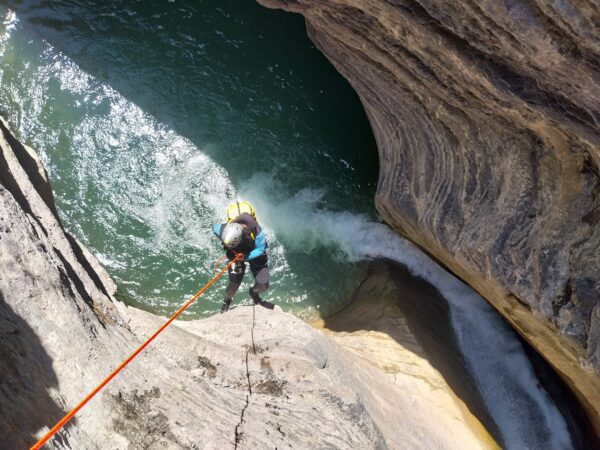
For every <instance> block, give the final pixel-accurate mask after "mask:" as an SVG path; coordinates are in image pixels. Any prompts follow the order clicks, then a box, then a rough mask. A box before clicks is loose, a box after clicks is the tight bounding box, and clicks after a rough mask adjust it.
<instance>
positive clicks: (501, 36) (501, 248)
mask: <svg viewBox="0 0 600 450" xmlns="http://www.w3.org/2000/svg"><path fill="white" fill-rule="evenodd" d="M259 1H260V3H262V4H264V5H265V6H269V7H276V8H283V9H286V10H289V11H293V12H299V13H301V14H303V15H304V16H305V18H306V22H307V28H308V33H309V35H310V37H311V38H312V40H313V41H314V42H315V43H316V45H317V46H318V47H319V48H320V49H321V50H322V51H323V52H324V53H325V55H326V56H327V57H328V58H329V59H330V60H331V61H332V63H333V64H334V65H335V66H336V67H337V69H338V70H339V71H340V72H341V73H342V75H344V76H345V77H346V78H347V79H348V80H349V81H350V83H351V84H352V85H353V87H354V88H355V90H356V91H357V93H358V95H359V96H360V98H361V100H362V102H363V104H364V106H365V109H366V111H367V114H368V116H369V119H370V121H371V124H372V127H373V131H374V133H375V137H376V139H377V143H378V148H379V159H380V179H379V186H378V192H377V197H376V205H377V208H378V210H379V212H380V214H381V216H382V218H383V219H384V220H385V221H386V222H387V223H388V224H390V225H391V226H393V227H394V228H395V229H397V230H398V231H400V232H401V233H403V234H405V235H406V236H407V237H408V238H409V239H411V240H412V241H414V242H416V243H417V244H419V245H420V246H421V247H423V248H424V249H426V250H427V251H428V252H429V253H431V254H432V255H433V256H435V257H436V258H437V259H438V260H439V261H441V262H442V263H443V264H444V265H446V266H447V267H449V268H450V269H451V270H452V271H453V272H455V273H456V274H458V275H459V276H460V277H462V278H463V279H465V280H466V281H467V282H468V283H469V284H471V285H472V286H473V287H475V288H476V289H477V290H478V291H479V292H480V293H481V294H482V295H483V296H484V297H486V298H487V299H488V300H489V301H490V302H491V303H492V304H493V305H494V306H495V307H496V308H497V309H498V310H499V311H500V312H501V313H502V314H503V315H504V316H505V317H507V318H508V320H509V321H511V323H512V324H513V325H514V326H515V328H516V329H517V330H518V331H519V332H520V333H521V334H522V335H523V336H524V337H525V338H526V339H528V340H529V341H530V342H531V343H532V344H533V345H534V346H535V347H536V348H537V349H538V350H539V351H540V352H541V353H542V354H543V355H544V356H545V357H546V358H547V359H548V360H549V361H550V362H551V363H552V364H553V365H554V366H555V367H556V368H557V369H558V370H559V372H561V373H563V375H565V378H566V379H568V380H569V383H570V384H571V385H572V386H575V387H576V389H578V390H579V392H580V394H581V397H583V398H585V399H587V400H586V401H588V402H590V403H592V404H595V405H596V406H595V407H594V409H595V410H596V412H597V411H599V410H600V406H599V405H600V397H599V394H598V393H597V392H598V375H599V374H600V345H599V341H600V171H599V169H598V168H599V166H600V128H599V126H598V121H599V119H600V58H599V53H600V39H599V37H600V9H599V8H598V6H597V5H596V4H595V3H594V2H592V1H585V0H584V1H578V2H573V1H537V0H531V1H524V0H522V1H496V0H493V1H492V0H489V1H481V2H466V1H460V2H446V1H441V0H420V1H418V2H417V1H412V0H393V1H392V0H388V1H384V0H370V1H358V0H328V1H321V0H320V1H315V0H296V1H291V0H286V1H283V0H259ZM590 383H592V384H593V385H594V386H595V387H594V388H593V389H589V388H587V387H586V385H588V384H590ZM588 406H589V405H588Z"/></svg>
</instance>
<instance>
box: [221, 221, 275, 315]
mask: <svg viewBox="0 0 600 450" xmlns="http://www.w3.org/2000/svg"><path fill="white" fill-rule="evenodd" d="M232 222H235V223H239V224H241V225H244V234H243V236H242V240H241V241H240V243H239V244H238V245H237V246H236V247H235V248H233V249H230V248H227V247H224V248H225V250H226V255H227V258H229V260H232V259H233V258H234V257H235V255H236V254H237V253H242V254H243V255H244V261H243V262H239V261H236V262H235V266H234V267H233V268H232V266H229V269H228V270H227V272H228V275H229V284H228V285H227V289H226V290H225V300H224V301H223V307H222V308H221V312H225V311H227V309H228V308H229V305H230V304H231V300H232V299H233V295H234V294H235V293H236V292H237V290H238V289H239V287H240V284H242V279H243V278H244V274H245V273H246V262H247V263H248V264H249V265H250V271H251V272H252V275H253V276H254V286H252V287H251V288H250V290H249V292H250V297H252V300H253V301H254V303H255V304H260V305H262V306H265V307H267V308H269V309H272V306H273V305H272V304H271V303H268V302H263V301H262V300H261V298H260V296H259V295H258V294H259V293H260V292H264V291H266V290H267V288H268V287H269V266H268V258H267V239H266V236H265V232H264V231H263V230H262V228H261V227H260V225H259V224H258V223H256V220H254V218H253V217H252V216H251V215H250V214H247V213H242V214H240V215H239V216H238V217H237V218H236V219H234V220H233V221H232ZM226 225H227V224H226V223H220V224H216V225H215V226H214V227H213V232H214V233H215V235H216V236H217V237H218V238H219V239H221V241H222V240H223V239H222V233H223V230H224V229H225V226H226Z"/></svg>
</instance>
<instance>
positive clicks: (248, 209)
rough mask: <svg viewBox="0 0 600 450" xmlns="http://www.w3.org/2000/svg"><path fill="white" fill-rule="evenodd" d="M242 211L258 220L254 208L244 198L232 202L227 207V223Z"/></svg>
mask: <svg viewBox="0 0 600 450" xmlns="http://www.w3.org/2000/svg"><path fill="white" fill-rule="evenodd" d="M242 213H248V214H250V215H251V216H252V218H253V219H254V220H256V221H257V222H258V220H257V219H256V213H255V212H254V208H253V207H252V205H251V204H250V203H249V202H247V201H246V200H241V201H239V202H235V203H232V204H231V205H229V206H228V207H227V209H226V214H227V223H229V222H231V221H232V220H234V219H236V218H237V216H239V215H240V214H242Z"/></svg>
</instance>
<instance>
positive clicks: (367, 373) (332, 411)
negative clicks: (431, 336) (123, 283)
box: [0, 121, 494, 450]
mask: <svg viewBox="0 0 600 450" xmlns="http://www.w3.org/2000/svg"><path fill="white" fill-rule="evenodd" d="M221 287H222V286H221ZM114 288H115V287H114V284H113V283H112V281H111V280H110V278H109V277H108V275H107V274H106V273H105V272H104V271H103V270H102V268H101V267H100V266H99V264H98V263H97V261H96V260H95V259H94V257H93V256H92V255H91V254H89V253H88V252H87V251H86V249H85V248H84V247H83V246H81V245H80V244H79V243H78V242H77V241H76V240H75V239H74V238H73V237H71V236H70V235H69V234H68V233H67V232H65V230H64V229H63V228H62V226H61V223H60V221H59V218H58V215H57V212H56V209H55V207H54V203H53V200H52V191H51V189H50V185H49V183H48V179H47V176H46V173H45V171H44V169H43V167H42V166H41V164H40V163H39V161H38V159H37V157H36V155H35V153H34V152H33V151H32V150H31V149H29V148H27V147H25V146H23V145H21V144H20V143H19V142H18V141H17V140H16V139H15V138H14V137H13V136H12V134H11V133H10V131H9V129H8V127H7V126H6V124H5V123H4V122H3V121H0V367H1V368H2V376H1V377H0V448H2V449H5V448H6V449H18V448H23V449H24V448H28V447H29V446H31V445H32V444H33V443H35V441H36V440H37V439H38V438H40V437H41V436H42V435H43V434H44V433H45V432H46V431H47V430H48V428H49V427H51V426H52V425H54V424H55V423H56V422H57V421H58V420H59V419H60V418H61V417H62V416H63V415H64V414H65V413H66V412H67V411H69V410H70V409H71V408H72V407H73V406H75V405H76V404H77V403H78V402H79V401H80V400H81V399H82V398H83V396H84V395H85V394H86V393H87V392H89V391H90V390H91V389H92V388H93V387H94V386H96V385H97V384H98V383H99V382H100V380H102V379H103V378H104V377H105V376H106V375H107V374H108V373H110V372H111V371H112V370H113V368H115V367H116V366H117V365H118V363H120V362H121V361H122V360H123V359H125V357H126V356H128V355H129V354H130V353H131V352H132V351H133V350H134V349H135V348H136V347H137V346H138V345H140V343H141V342H142V341H143V340H144V339H145V338H146V337H147V336H149V335H150V333H151V332H153V331H154V330H155V329H157V328H158V327H159V326H160V324H161V323H163V321H164V320H165V319H164V318H161V317H157V316H154V315H152V314H149V313H145V312H143V311H140V310H136V309H134V308H129V307H126V306H125V305H124V304H122V303H120V302H117V301H116V300H115V299H114V298H113V295H112V294H113V293H114ZM407 333H408V334H407V335H406V336H405V339H407V340H408V341H413V340H414V337H412V336H411V335H410V333H409V331H407ZM360 342H361V338H360V337H354V338H353V340H352V343H353V345H359V346H360ZM368 345H369V341H368V340H363V345H362V346H363V348H367V347H368ZM390 345H391V344H390ZM395 345H396V347H395V348H396V349H397V350H396V351H397V354H395V355H396V358H400V357H401V358H402V360H403V361H405V362H404V363H403V364H404V366H403V367H407V368H408V369H410V370H408V369H407V370H406V371H405V372H398V373H389V371H386V370H383V369H382V368H380V367H378V365H377V364H375V363H374V362H372V361H368V360H365V358H363V357H360V356H356V355H355V354H354V353H353V352H351V351H348V350H345V349H344V348H343V346H341V345H338V344H337V343H336V342H335V341H334V340H333V339H331V338H329V337H327V336H325V335H324V334H323V333H321V332H319V331H317V330H315V329H313V328H311V327H310V326H309V325H307V324H306V323H304V322H302V321H301V320H299V319H297V318H295V317H294V316H292V315H290V314H286V313H283V312H281V311H280V310H279V311H278V310H275V311H269V310H266V309H263V308H258V307H257V308H256V309H255V308H254V307H238V308H235V309H233V310H232V311H230V312H228V313H227V314H226V315H217V316H213V317H211V318H209V319H206V320H199V321H190V322H176V323H175V324H172V325H171V326H170V327H169V328H168V329H167V330H166V331H165V332H164V333H163V334H161V335H160V336H159V337H158V338H157V340H156V341H155V342H153V343H152V344H151V345H150V346H149V347H148V348H147V349H146V350H145V351H144V352H143V353H142V354H140V355H139V356H138V357H137V358H136V359H135V360H134V361H133V362H132V363H131V364H130V365H129V366H128V367H127V368H125V369H124V370H123V371H122V372H121V373H119V375H117V377H116V378H115V379H113V380H112V381H111V382H110V383H109V384H108V385H107V386H106V387H105V388H104V389H103V390H102V391H101V392H100V394H99V395H97V396H96V397H95V398H94V399H93V400H91V401H90V402H89V403H88V404H87V405H86V406H85V407H84V408H83V409H82V410H81V411H80V412H79V413H78V414H77V415H76V416H75V418H74V419H73V420H72V421H71V422H69V424H68V425H67V426H66V427H65V428H64V429H63V430H62V431H60V432H59V433H58V434H57V435H56V437H55V438H54V440H53V442H52V443H51V444H49V445H48V446H47V447H50V446H51V445H52V446H53V448H60V449H89V450H93V449H130V450H137V449H144V450H149V449H150V450H152V449H179V448H181V449H219V450H220V449H223V448H235V449H238V448H239V449H264V448H296V449H314V448H360V449H382V450H383V449H387V448H400V447H402V446H404V445H406V444H405V443H406V442H410V447H411V448H423V449H427V448H432V446H433V447H435V448H440V449H444V448H447V449H451V448H456V445H457V443H458V445H460V446H461V447H463V448H474V449H475V448H490V447H492V448H493V446H494V443H493V441H492V440H491V439H490V438H489V437H488V435H487V433H486V432H485V430H482V429H481V427H480V425H478V422H477V419H475V418H473V417H471V416H470V415H469V414H468V412H467V411H466V409H465V408H464V407H463V406H462V405H461V403H460V401H459V400H458V399H457V398H456V397H455V396H454V395H453V394H452V390H451V388H450V387H449V386H448V385H447V384H446V382H445V381H444V379H443V377H442V376H441V375H440V374H439V373H438V372H437V371H436V370H435V369H434V368H433V367H432V366H431V365H430V364H429V363H428V361H427V359H426V358H425V357H424V356H422V351H421V350H419V348H418V347H415V348H414V349H412V350H410V349H406V350H405V349H403V348H402V346H401V345H400V344H395ZM388 355H391V356H394V353H393V351H389V352H388ZM407 392H409V393H411V395H407Z"/></svg>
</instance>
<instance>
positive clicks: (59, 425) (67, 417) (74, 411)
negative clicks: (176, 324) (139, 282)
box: [29, 254, 242, 450]
mask: <svg viewBox="0 0 600 450" xmlns="http://www.w3.org/2000/svg"><path fill="white" fill-rule="evenodd" d="M241 256H242V255H241V254H238V255H236V257H235V258H233V259H232V260H231V261H229V264H227V265H226V266H225V267H223V268H222V269H221V271H220V272H219V273H218V274H216V275H215V276H214V277H213V278H212V279H211V280H210V281H209V282H208V283H206V284H205V285H204V287H202V289H200V290H199V291H198V292H196V294H195V295H194V296H193V297H192V298H190V299H189V300H188V301H187V302H185V303H184V305H183V306H182V307H181V308H179V310H178V311H177V312H176V313H175V314H173V315H172V316H171V318H170V319H169V320H167V321H166V322H165V323H164V324H162V325H161V327H160V328H159V329H158V330H156V331H155V332H154V334H153V335H152V336H150V337H149V338H148V339H147V340H146V342H144V343H143V344H142V345H140V346H139V347H138V348H137V349H136V351H134V352H133V353H132V354H131V355H130V356H129V357H128V358H127V359H126V360H125V361H123V362H122V363H121V364H120V365H119V367H117V368H116V369H115V370H113V372H112V373H111V374H110V375H109V376H107V377H106V378H105V379H104V381H102V383H100V384H99V385H98V386H96V387H95V388H94V390H93V391H92V392H90V393H89V394H88V395H87V396H86V397H85V398H84V399H83V400H81V401H80V402H79V404H78V405H77V406H76V407H75V408H73V409H72V410H71V411H69V413H68V414H67V415H65V417H63V418H62V419H60V421H59V422H58V423H57V424H56V425H54V427H53V428H52V429H51V430H50V431H48V433H46V435H45V436H44V437H43V438H41V439H40V440H39V441H37V442H36V443H35V445H34V446H33V447H31V448H30V449H29V450H38V449H39V448H41V447H42V446H43V445H44V444H45V443H46V442H47V441H48V439H50V438H51V437H52V436H54V434H56V432H57V431H58V430H60V429H61V428H62V427H63V426H64V425H65V424H66V423H67V422H68V421H69V420H71V418H72V417H73V416H74V415H75V414H77V411H79V410H80V409H81V408H83V406H84V405H85V404H86V403H87V402H88V401H90V400H91V398H92V397H93V396H94V395H96V394H97V393H98V392H99V391H100V389H102V388H103V387H104V386H106V384H107V383H108V382H109V381H110V380H112V379H113V378H114V377H115V375H117V374H118V373H119V372H120V371H121V370H122V369H123V368H124V367H125V366H126V365H127V364H129V363H130V362H131V360H132V359H133V358H135V357H136V356H137V355H138V354H139V353H140V352H141V351H142V350H144V349H145V348H146V346H147V345H148V344H149V343H150V342H152V341H153V340H154V338H155V337H156V336H158V335H159V334H160V333H161V332H162V330H164V329H165V328H167V327H168V326H169V325H170V324H171V322H173V321H174V320H175V319H176V318H177V316H179V314H181V313H182V312H183V311H184V310H185V309H186V308H187V307H188V306H190V305H191V304H192V303H194V301H195V300H196V299H197V298H198V297H200V295H202V293H203V292H204V291H205V290H206V289H207V288H208V287H209V286H210V285H211V284H213V283H214V282H215V281H216V280H217V278H219V277H220V276H221V275H223V273H224V272H225V271H226V270H227V268H228V267H229V266H231V265H232V264H233V263H234V262H235V261H237V260H238V259H239V258H240V257H241Z"/></svg>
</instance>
